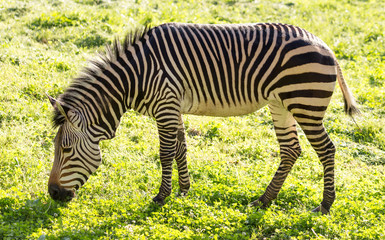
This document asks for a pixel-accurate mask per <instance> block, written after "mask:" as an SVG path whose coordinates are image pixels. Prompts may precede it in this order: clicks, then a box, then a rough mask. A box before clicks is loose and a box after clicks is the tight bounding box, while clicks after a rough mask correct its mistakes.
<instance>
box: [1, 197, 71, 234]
mask: <svg viewBox="0 0 385 240" xmlns="http://www.w3.org/2000/svg"><path fill="white" fill-rule="evenodd" d="M63 206H64V207H65V206H66V205H65V204H60V203H55V202H54V201H53V200H51V199H47V196H44V194H40V196H39V197H37V198H36V199H33V200H30V199H27V200H19V199H18V198H10V197H3V198H0V239H26V238H28V236H29V235H31V234H32V233H35V232H36V231H37V230H38V229H39V228H42V227H48V226H50V225H52V222H53V219H54V218H55V217H57V216H59V213H60V211H59V208H60V207H63Z"/></svg>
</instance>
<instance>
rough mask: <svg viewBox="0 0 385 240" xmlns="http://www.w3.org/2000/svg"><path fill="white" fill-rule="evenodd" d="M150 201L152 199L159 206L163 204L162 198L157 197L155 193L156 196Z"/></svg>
mask: <svg viewBox="0 0 385 240" xmlns="http://www.w3.org/2000/svg"><path fill="white" fill-rule="evenodd" d="M152 201H154V202H155V203H156V204H158V205H159V206H163V205H164V204H165V202H164V198H161V197H159V195H157V196H156V197H154V198H153V199H152Z"/></svg>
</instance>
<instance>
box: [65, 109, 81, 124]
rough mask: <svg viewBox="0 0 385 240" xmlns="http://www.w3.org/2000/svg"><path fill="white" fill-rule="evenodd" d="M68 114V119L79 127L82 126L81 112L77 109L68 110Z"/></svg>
mask: <svg viewBox="0 0 385 240" xmlns="http://www.w3.org/2000/svg"><path fill="white" fill-rule="evenodd" d="M67 116H68V120H69V121H70V122H71V123H72V125H74V126H75V127H77V128H80V127H81V123H82V117H81V115H80V113H79V112H77V111H75V110H70V111H68V113H67Z"/></svg>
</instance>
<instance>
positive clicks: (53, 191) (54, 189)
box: [48, 184, 60, 200]
mask: <svg viewBox="0 0 385 240" xmlns="http://www.w3.org/2000/svg"><path fill="white" fill-rule="evenodd" d="M48 192H49V195H51V198H52V199H53V200H59V196H60V194H59V193H60V189H59V186H58V185H57V184H50V185H49V187H48Z"/></svg>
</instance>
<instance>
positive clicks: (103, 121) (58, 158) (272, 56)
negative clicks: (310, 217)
mask: <svg viewBox="0 0 385 240" xmlns="http://www.w3.org/2000/svg"><path fill="white" fill-rule="evenodd" d="M336 79H338V83H339V85H340V87H341V90H342V93H343V97H344V100H345V111H346V112H347V113H348V114H349V115H352V114H353V113H356V112H358V109H357V107H356V103H355V101H354V99H353V97H352V94H351V92H350V90H349V88H348V87H347V85H346V83H345V80H344V78H343V76H342V72H341V69H340V67H339V65H338V63H337V60H336V58H335V56H334V54H333V53H332V51H331V50H330V49H329V47H328V46H327V45H326V44H325V43H324V42H323V41H321V40H320V39H319V38H317V37H316V36H314V35H312V34H311V33H309V32H307V31H305V30H303V29H301V28H299V27H295V26H291V25H285V24H242V25H198V24H179V23H168V24H163V25H160V26H157V27H154V28H151V29H150V28H145V29H143V30H138V31H136V32H135V33H134V34H129V35H128V36H127V37H126V39H125V41H124V43H123V44H121V43H120V42H119V41H118V40H116V41H115V43H114V44H113V47H112V48H111V47H108V46H107V49H106V53H105V54H102V55H100V59H99V60H94V61H91V65H90V66H89V67H87V68H85V70H84V71H83V72H82V74H81V75H80V77H78V78H76V79H75V80H74V81H73V82H72V84H71V85H70V86H69V88H68V89H67V90H66V91H65V92H64V93H63V94H62V95H60V96H59V97H58V99H57V100H56V99H54V98H52V97H49V99H50V101H51V104H52V105H53V107H54V110H55V114H54V118H53V122H54V125H55V126H56V127H59V130H58V133H57V135H56V138H55V160H54V163H53V168H52V171H51V174H50V178H49V193H50V195H51V197H52V198H53V199H55V200H62V201H68V200H70V199H72V198H73V197H74V195H75V190H77V189H78V188H79V187H80V186H82V185H83V184H84V183H85V182H86V181H87V179H88V177H89V176H90V174H91V173H93V172H95V170H96V169H97V168H98V166H99V165H100V162H101V156H100V150H99V142H100V141H101V140H105V139H111V138H113V137H114V136H115V131H116V129H117V127H118V125H119V122H120V118H121V117H122V115H123V114H124V113H125V112H126V111H127V110H128V109H134V110H136V111H137V112H139V113H141V114H144V115H148V116H151V117H153V118H154V119H155V120H156V124H157V127H158V131H159V140H160V161H161V166H162V182H161V185H160V189H159V193H158V195H157V196H156V197H154V199H153V200H154V201H155V202H157V203H159V204H163V203H164V199H165V198H166V197H167V196H169V195H170V193H171V173H172V163H173V159H175V160H176V163H177V167H178V173H179V186H180V192H181V193H182V194H186V193H187V192H188V190H189V188H190V180H189V173H188V169H187V162H186V138H185V132H184V126H183V121H182V114H195V115H207V116H239V115H244V114H248V113H252V112H254V111H256V110H258V109H260V108H261V107H263V106H265V105H268V106H269V109H270V111H271V115H272V118H273V123H274V129H275V132H276V136H277V138H278V142H279V145H280V156H281V163H280V165H279V168H278V170H277V172H276V173H275V175H274V177H273V179H272V181H271V183H270V184H269V185H268V187H267V189H266V191H265V193H264V194H263V195H262V196H261V197H260V198H259V199H257V200H256V201H254V202H253V203H252V204H253V205H255V206H258V207H262V208H265V207H267V206H268V204H269V203H270V202H271V201H272V200H273V199H275V198H276V197H277V194H278V192H279V190H280V189H281V186H282V184H283V182H284V181H285V179H286V177H287V175H288V173H289V172H290V170H291V168H292V166H293V164H294V163H295V161H296V159H297V158H298V156H299V155H300V153H301V148H300V145H299V142H298V135H297V130H296V122H297V123H298V124H299V126H300V127H301V128H302V129H303V131H304V133H305V134H306V136H307V138H308V140H309V142H310V143H311V145H312V147H313V148H314V150H315V151H316V153H317V154H318V157H319V159H320V161H321V163H322V164H323V167H324V192H323V201H322V202H321V204H320V205H319V206H318V207H317V208H315V209H314V210H313V211H316V212H318V211H321V212H322V213H328V212H329V210H330V207H331V205H332V203H333V201H334V199H335V188H334V153H335V147H334V145H333V143H332V141H331V140H330V139H329V137H328V135H327V133H326V131H325V128H324V126H323V123H322V120H323V118H324V114H325V111H326V108H327V106H328V104H329V101H330V99H331V96H332V93H333V90H334V86H335V82H336Z"/></svg>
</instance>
